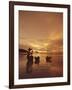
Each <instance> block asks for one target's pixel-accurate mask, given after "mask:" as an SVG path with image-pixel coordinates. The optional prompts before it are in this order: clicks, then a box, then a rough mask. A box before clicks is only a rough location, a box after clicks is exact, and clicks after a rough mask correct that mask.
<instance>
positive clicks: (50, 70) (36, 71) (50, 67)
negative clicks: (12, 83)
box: [19, 53, 63, 79]
mask: <svg viewBox="0 0 72 90" xmlns="http://www.w3.org/2000/svg"><path fill="white" fill-rule="evenodd" d="M39 56H40V63H39V64H35V58H34V57H33V64H31V65H30V66H28V64H27V56H26V55H24V54H21V53H20V55H19V79H27V78H44V77H62V76H63V56H62V54H51V55H50V56H51V62H46V55H45V54H40V55H39ZM27 68H28V69H30V72H27Z"/></svg>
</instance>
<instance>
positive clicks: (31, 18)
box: [19, 11, 63, 52]
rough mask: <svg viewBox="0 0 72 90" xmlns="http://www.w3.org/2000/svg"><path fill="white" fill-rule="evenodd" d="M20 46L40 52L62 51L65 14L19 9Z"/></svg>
mask: <svg viewBox="0 0 72 90" xmlns="http://www.w3.org/2000/svg"><path fill="white" fill-rule="evenodd" d="M19 46H20V48H24V49H28V48H29V47H31V48H32V49H33V50H34V51H39V52H47V51H49V52H62V50H63V14H62V13H54V12H34V11H19Z"/></svg>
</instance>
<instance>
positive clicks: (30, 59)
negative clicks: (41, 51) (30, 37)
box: [26, 48, 33, 73]
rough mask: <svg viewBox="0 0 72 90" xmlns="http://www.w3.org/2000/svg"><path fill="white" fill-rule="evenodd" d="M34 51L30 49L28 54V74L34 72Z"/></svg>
mask: <svg viewBox="0 0 72 90" xmlns="http://www.w3.org/2000/svg"><path fill="white" fill-rule="evenodd" d="M32 54H33V50H32V49H30V48H29V49H28V54H27V60H28V61H27V67H26V71H27V73H29V72H32V65H33V56H32Z"/></svg>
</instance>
